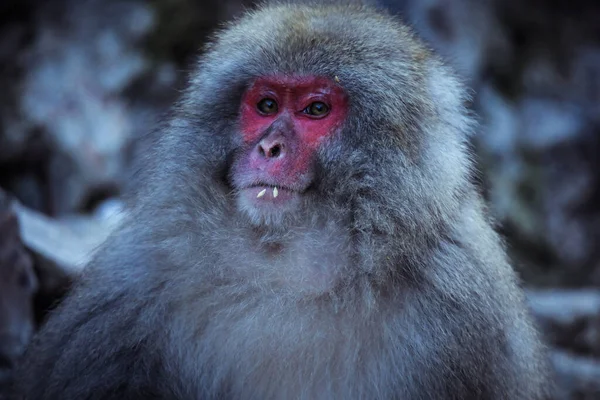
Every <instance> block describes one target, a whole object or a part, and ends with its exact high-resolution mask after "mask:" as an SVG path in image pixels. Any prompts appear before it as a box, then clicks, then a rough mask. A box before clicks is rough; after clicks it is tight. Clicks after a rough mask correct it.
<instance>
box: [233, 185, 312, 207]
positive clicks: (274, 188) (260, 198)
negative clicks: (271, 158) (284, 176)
mask: <svg viewBox="0 0 600 400" xmlns="http://www.w3.org/2000/svg"><path fill="white" fill-rule="evenodd" d="M242 191H243V192H244V194H245V196H247V197H248V198H249V199H253V201H254V202H256V203H259V204H260V203H261V202H269V203H273V204H277V203H283V202H287V201H290V200H292V199H293V198H295V197H297V196H299V195H300V192H299V191H297V190H294V189H292V188H290V187H287V186H278V185H269V184H255V185H251V186H248V187H246V188H245V189H243V190H242Z"/></svg>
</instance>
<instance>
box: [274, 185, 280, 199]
mask: <svg viewBox="0 0 600 400" xmlns="http://www.w3.org/2000/svg"><path fill="white" fill-rule="evenodd" d="M278 194H279V190H277V188H276V187H275V188H273V197H277V195H278Z"/></svg>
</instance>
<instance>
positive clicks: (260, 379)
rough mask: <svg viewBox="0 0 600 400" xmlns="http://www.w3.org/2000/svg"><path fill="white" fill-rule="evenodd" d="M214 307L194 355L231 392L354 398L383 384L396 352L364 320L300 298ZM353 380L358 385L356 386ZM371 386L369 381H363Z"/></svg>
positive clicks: (221, 388) (249, 300)
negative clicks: (292, 300)
mask: <svg viewBox="0 0 600 400" xmlns="http://www.w3.org/2000/svg"><path fill="white" fill-rule="evenodd" d="M237 300H238V301H237V302H236V304H235V306H230V307H229V309H228V310H227V311H226V310H220V311H218V312H216V313H214V314H213V315H212V317H211V321H210V322H209V323H208V325H207V327H206V329H205V331H204V333H203V334H202V337H201V338H200V340H199V342H200V343H201V344H200V345H199V346H198V353H196V356H197V357H200V358H202V359H203V361H205V362H206V365H205V369H204V372H203V373H205V374H206V376H207V377H209V380H210V382H213V384H214V385H215V386H214V387H213V388H212V390H213V391H214V392H223V391H226V392H229V393H232V394H233V396H232V397H233V398H262V399H269V398H311V399H318V398H348V399H350V398H356V394H357V393H361V392H363V391H364V392H365V393H368V392H370V391H371V393H372V390H375V387H383V386H382V385H381V384H380V382H379V381H380V380H382V379H386V378H385V376H384V375H381V374H378V373H377V371H381V369H382V365H384V364H386V363H389V362H390V360H391V359H392V358H393V357H394V356H395V354H394V348H393V346H391V345H390V343H389V341H388V340H386V338H385V335H383V334H382V333H381V332H379V333H378V332H374V331H373V330H372V329H371V328H372V324H374V323H375V322H374V321H373V320H372V319H371V318H367V317H364V316H362V315H360V313H358V314H356V315H353V313H352V312H351V311H349V310H345V311H337V312H336V311H335V310H333V309H329V308H327V307H325V308H324V307H318V306H316V305H315V304H313V303H311V304H302V302H296V303H295V304H292V302H286V301H278V300H277V299H275V298H271V299H267V300H265V299H262V300H261V299H252V298H246V299H242V298H238V299H237ZM359 382H360V383H361V384H360V385H359ZM370 386H372V387H370Z"/></svg>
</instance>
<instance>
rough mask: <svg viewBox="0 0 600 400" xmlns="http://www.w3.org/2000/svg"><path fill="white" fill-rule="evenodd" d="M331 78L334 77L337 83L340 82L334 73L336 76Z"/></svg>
mask: <svg viewBox="0 0 600 400" xmlns="http://www.w3.org/2000/svg"><path fill="white" fill-rule="evenodd" d="M333 79H335V81H336V82H337V83H340V78H338V76H337V75H336V76H335V77H334V78H333Z"/></svg>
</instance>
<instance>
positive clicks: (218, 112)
mask: <svg viewBox="0 0 600 400" xmlns="http://www.w3.org/2000/svg"><path fill="white" fill-rule="evenodd" d="M463 101H464V97H463V91H462V89H461V88H460V85H459V83H458V82H457V80H456V79H455V78H454V77H453V75H452V74H451V72H449V71H448V69H447V68H446V67H445V66H444V65H443V64H442V63H441V62H440V61H439V60H438V59H437V58H436V57H435V56H433V55H432V54H431V52H430V51H429V50H428V49H426V48H425V47H424V46H423V45H422V44H421V43H420V42H419V41H418V40H417V39H416V38H415V37H414V36H413V35H412V33H411V32H410V31H409V29H407V28H406V27H405V26H404V25H402V24H401V23H400V22H399V21H397V20H396V19H394V18H392V17H391V16H388V15H385V14H381V13H379V12H377V11H375V10H371V9H368V8H364V7H362V6H356V5H345V6H343V5H327V6H324V5H319V4H310V3H308V4H305V5H296V6H285V7H277V6H273V7H265V8H262V9H259V10H258V11H254V12H251V13H249V14H248V15H246V16H244V17H243V18H241V19H240V20H239V21H236V22H234V23H233V24H231V25H230V26H228V27H227V28H226V29H224V30H223V31H222V32H220V33H219V34H217V35H216V37H215V40H214V41H213V42H212V43H211V44H210V45H209V46H208V48H207V52H206V54H205V55H204V56H203V57H202V58H201V60H200V62H199V65H198V68H197V71H196V72H195V73H193V74H192V78H191V81H190V85H189V87H188V89H187V90H186V92H185V94H184V96H183V99H182V101H181V102H180V103H179V105H178V108H177V110H176V114H175V118H173V120H172V121H171V123H170V129H169V130H168V134H165V135H164V136H163V137H161V138H160V139H159V142H158V146H159V147H162V148H163V151H162V152H158V153H157V154H159V155H158V156H157V157H158V158H160V159H161V163H160V164H157V168H156V169H155V170H154V176H156V175H158V176H162V178H161V181H169V182H170V183H171V187H172V188H173V190H172V191H171V192H170V193H169V201H170V202H175V203H176V198H177V199H180V200H182V201H184V202H187V204H188V205H189V206H190V207H191V208H190V209H193V205H192V204H193V203H192V202H191V200H190V199H201V201H200V202H198V203H197V204H202V207H199V208H201V209H198V210H197V211H198V212H199V214H198V215H197V217H198V218H202V217H201V213H204V215H207V213H208V214H210V213H211V210H206V207H205V206H206V204H213V205H215V207H220V206H219V205H220V204H227V205H228V206H227V207H229V209H228V211H227V212H233V213H238V214H240V215H243V216H244V218H245V221H246V222H245V223H246V224H249V225H252V226H255V227H256V226H264V227H268V226H276V227H280V228H281V227H283V228H287V227H290V226H292V225H294V224H300V223H301V221H309V220H314V219H319V218H328V217H330V216H331V217H335V218H345V219H346V220H348V221H351V222H350V223H351V229H353V230H355V231H357V232H365V231H370V232H377V233H380V234H397V233H400V232H399V229H401V230H402V231H403V232H402V233H403V234H406V232H407V231H411V232H413V233H415V232H414V231H415V230H436V229H437V227H438V226H439V223H440V221H442V220H443V219H444V218H445V217H446V216H447V215H448V214H449V213H452V212H454V211H455V210H456V209H457V207H458V200H457V199H458V198H459V197H460V196H461V191H462V190H463V189H464V185H465V182H466V180H467V179H466V177H467V175H468V172H469V171H468V170H469V163H468V157H467V154H466V151H465V146H464V143H465V139H466V134H465V133H466V132H467V131H468V130H469V127H470V119H469V118H468V116H467V115H466V113H465V109H464V105H463ZM164 153H166V156H160V154H164ZM173 172H175V173H173ZM177 193H179V194H180V196H177ZM209 208H210V207H209ZM192 212H193V211H192ZM302 223H303V222H302ZM415 235H418V233H415Z"/></svg>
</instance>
